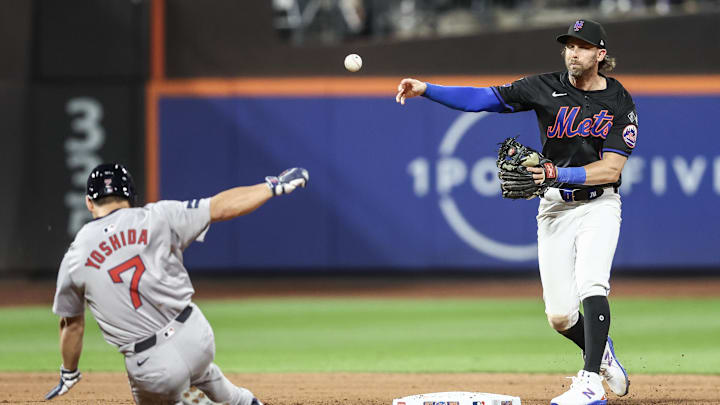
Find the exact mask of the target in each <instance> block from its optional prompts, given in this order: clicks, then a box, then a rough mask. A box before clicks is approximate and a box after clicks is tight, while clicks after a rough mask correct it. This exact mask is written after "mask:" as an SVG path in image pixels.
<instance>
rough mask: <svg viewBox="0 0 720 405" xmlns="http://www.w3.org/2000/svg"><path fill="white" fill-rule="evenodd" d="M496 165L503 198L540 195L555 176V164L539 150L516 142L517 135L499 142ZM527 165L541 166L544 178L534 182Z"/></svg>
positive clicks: (528, 198) (528, 197)
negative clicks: (536, 182)
mask: <svg viewBox="0 0 720 405" xmlns="http://www.w3.org/2000/svg"><path fill="white" fill-rule="evenodd" d="M497 167H498V169H500V171H499V172H498V176H499V177H500V180H501V185H500V187H501V188H502V196H503V197H504V198H511V199H520V198H524V199H526V200H530V199H532V198H535V197H539V196H542V195H543V194H544V193H545V190H546V189H547V188H548V187H549V186H550V185H551V184H552V183H554V182H555V179H556V178H557V170H556V167H555V164H553V162H552V161H551V160H550V159H548V158H546V157H544V156H543V155H542V154H541V153H540V152H538V151H536V150H534V149H532V148H530V147H528V146H525V145H523V144H521V143H520V142H518V141H517V137H515V138H507V139H505V140H504V141H503V142H502V143H501V144H500V149H499V150H498V159H497ZM528 167H542V168H543V170H544V171H545V180H544V181H543V182H542V183H540V184H535V180H533V176H532V175H533V174H532V173H531V172H529V171H528V170H527V168H528Z"/></svg>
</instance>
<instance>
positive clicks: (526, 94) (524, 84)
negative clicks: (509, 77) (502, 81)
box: [492, 76, 539, 113]
mask: <svg viewBox="0 0 720 405" xmlns="http://www.w3.org/2000/svg"><path fill="white" fill-rule="evenodd" d="M537 81H539V79H538V78H537V76H530V77H524V78H522V79H519V80H515V81H514V82H512V83H509V84H506V85H503V86H494V87H492V90H493V91H494V92H495V94H497V95H498V96H499V98H500V100H501V101H502V102H503V103H504V104H505V110H503V111H502V112H503V113H513V112H520V111H528V110H532V109H533V108H534V106H535V104H534V103H533V102H532V100H533V98H534V96H535V94H536V93H537V92H538V91H537V90H536V86H535V84H536V83H535V82H537Z"/></svg>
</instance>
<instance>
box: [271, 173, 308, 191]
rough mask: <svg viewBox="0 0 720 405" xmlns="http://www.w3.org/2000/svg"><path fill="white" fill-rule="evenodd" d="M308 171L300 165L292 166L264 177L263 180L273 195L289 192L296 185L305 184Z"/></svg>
mask: <svg viewBox="0 0 720 405" xmlns="http://www.w3.org/2000/svg"><path fill="white" fill-rule="evenodd" d="M309 180H310V173H308V171H307V170H306V169H303V168H302V167H293V168H292V169H287V170H285V171H284V172H282V173H280V174H279V175H278V176H268V177H265V182H266V183H267V185H268V187H270V190H271V191H272V193H273V195H280V194H290V193H292V192H293V190H295V188H297V187H305V186H307V183H308V181H309Z"/></svg>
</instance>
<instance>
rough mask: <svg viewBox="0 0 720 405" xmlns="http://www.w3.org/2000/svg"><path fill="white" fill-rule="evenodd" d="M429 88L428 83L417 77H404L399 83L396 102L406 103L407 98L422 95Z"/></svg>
mask: <svg viewBox="0 0 720 405" xmlns="http://www.w3.org/2000/svg"><path fill="white" fill-rule="evenodd" d="M426 89H427V84H425V83H424V82H421V81H420V80H415V79H402V80H401V81H400V84H398V93H397V96H395V102H398V103H400V104H402V105H405V99H407V98H412V97H417V96H422V95H423V94H424V93H425V90H426Z"/></svg>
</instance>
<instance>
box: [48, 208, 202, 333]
mask: <svg viewBox="0 0 720 405" xmlns="http://www.w3.org/2000/svg"><path fill="white" fill-rule="evenodd" d="M209 226H210V199H202V200H199V201H198V200H191V201H185V202H180V201H160V202H157V203H152V204H148V205H146V206H144V207H141V208H121V209H119V210H116V211H113V212H112V213H110V214H108V215H107V216H104V217H102V218H98V219H95V220H93V221H91V222H89V223H88V224H86V225H85V226H84V227H83V228H82V229H80V231H79V232H78V233H77V235H76V236H75V240H74V241H73V243H72V244H71V245H70V248H69V249H68V251H67V252H66V253H65V257H64V258H63V260H62V263H61V264H60V270H59V272H58V279H57V289H56V291H55V301H54V303H53V312H54V313H55V314H57V315H59V316H63V317H72V316H78V315H81V314H83V313H84V309H85V305H84V303H85V301H87V303H88V306H89V307H90V310H91V311H92V313H93V315H94V317H95V319H96V320H97V323H98V325H99V326H100V329H101V330H102V333H103V335H104V336H105V340H106V341H107V342H108V343H110V344H113V345H116V346H118V347H120V346H123V345H125V344H128V343H133V342H137V341H139V340H142V339H144V338H146V337H148V336H150V335H152V334H154V333H155V332H157V331H158V330H160V329H161V328H162V327H164V326H165V325H167V324H168V323H169V322H170V321H171V320H172V319H173V318H175V317H176V316H177V315H178V313H179V312H180V311H182V310H183V309H184V308H185V307H186V306H187V305H188V304H189V303H190V299H191V297H192V295H193V293H194V292H195V290H193V287H192V284H191V283H190V277H189V276H188V273H187V270H186V269H185V266H184V265H183V256H182V252H183V250H185V248H187V247H188V246H189V245H190V243H192V242H193V241H194V240H198V241H200V242H202V241H203V239H204V237H205V233H206V232H207V229H208V227H209Z"/></svg>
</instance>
